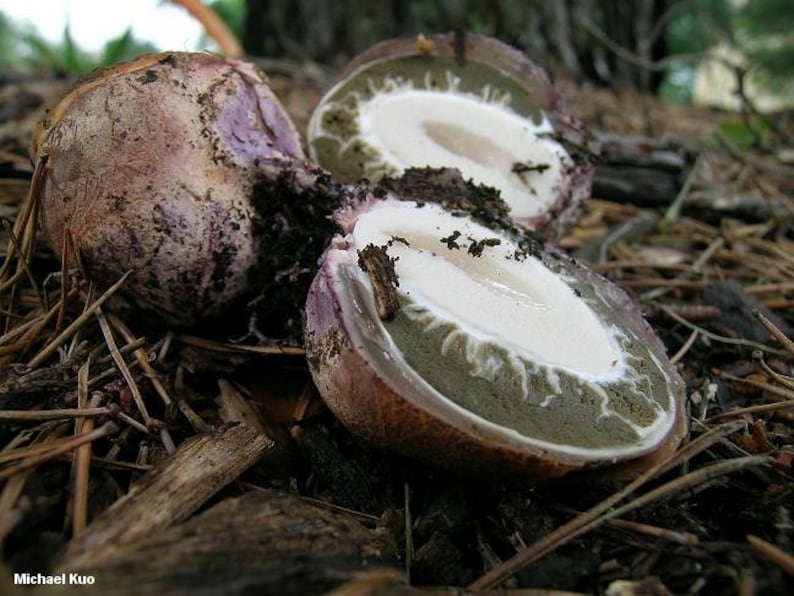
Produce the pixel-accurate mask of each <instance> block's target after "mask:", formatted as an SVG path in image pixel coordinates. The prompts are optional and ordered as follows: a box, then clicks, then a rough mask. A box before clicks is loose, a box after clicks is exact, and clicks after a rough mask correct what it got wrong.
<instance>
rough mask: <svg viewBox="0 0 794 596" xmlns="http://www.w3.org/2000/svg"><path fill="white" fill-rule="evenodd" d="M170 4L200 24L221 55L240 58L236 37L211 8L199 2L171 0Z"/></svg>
mask: <svg viewBox="0 0 794 596" xmlns="http://www.w3.org/2000/svg"><path fill="white" fill-rule="evenodd" d="M171 3H172V4H176V5H177V6H181V7H182V8H184V9H185V10H186V11H187V12H188V13H189V14H190V15H191V16H192V17H193V18H194V19H196V20H197V21H198V22H199V23H201V25H202V27H204V30H205V31H206V32H207V35H209V36H210V38H212V39H213V40H214V41H215V43H217V44H218V48H220V51H221V53H223V54H225V55H226V56H227V57H229V58H241V57H242V55H243V48H242V46H241V45H240V42H239V41H238V40H237V36H235V34H234V33H232V31H231V29H229V27H228V26H227V25H226V23H224V22H223V20H222V19H221V18H220V17H219V16H218V13H217V12H215V11H214V10H213V9H212V8H210V7H209V6H207V5H206V4H204V3H202V2H201V0H171Z"/></svg>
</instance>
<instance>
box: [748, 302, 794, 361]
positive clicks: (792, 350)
mask: <svg viewBox="0 0 794 596" xmlns="http://www.w3.org/2000/svg"><path fill="white" fill-rule="evenodd" d="M753 314H754V315H755V318H756V319H758V320H759V321H761V324H762V325H763V326H764V327H766V330H767V331H769V333H770V335H772V337H774V338H775V339H776V340H777V341H778V343H780V345H781V346H783V348H784V349H785V350H786V351H787V352H788V353H789V354H791V355H792V356H794V341H791V340H790V339H789V338H788V337H786V334H785V333H783V332H782V331H781V330H780V329H778V328H777V325H775V324H774V323H773V322H772V321H770V320H769V319H768V318H767V317H766V316H764V313H762V312H760V311H757V310H755V311H753Z"/></svg>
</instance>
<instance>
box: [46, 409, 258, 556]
mask: <svg viewBox="0 0 794 596" xmlns="http://www.w3.org/2000/svg"><path fill="white" fill-rule="evenodd" d="M271 445H272V441H271V440H270V439H269V438H268V437H266V436H265V435H264V434H262V433H261V432H259V431H258V430H257V429H255V428H253V427H252V426H249V425H245V424H235V425H229V426H225V427H223V428H221V429H219V430H218V431H217V432H216V433H215V434H208V435H203V436H200V437H198V438H197V439H195V440H192V441H189V442H187V443H184V444H182V445H181V446H180V447H179V449H177V451H176V452H175V453H174V454H173V456H171V457H169V458H168V459H166V460H165V461H164V462H163V463H162V465H160V466H159V467H158V468H156V469H155V470H153V471H152V472H151V473H150V474H149V475H148V476H146V477H144V478H143V479H142V481H141V482H140V484H138V485H136V486H135V487H134V488H133V489H132V490H131V491H130V492H129V493H128V494H127V495H125V496H124V497H123V498H121V499H119V500H118V501H116V503H114V504H113V506H111V507H110V508H109V509H107V510H106V511H105V512H104V513H102V514H101V515H100V516H99V517H97V518H96V519H95V520H94V521H93V522H92V523H91V524H89V525H88V527H87V528H86V529H85V532H83V533H82V534H81V535H80V536H79V537H77V538H75V539H74V540H72V541H71V542H70V543H69V545H68V546H67V548H66V551H65V552H64V553H63V555H62V556H61V558H60V560H59V562H58V565H57V566H58V568H59V569H67V568H77V567H92V566H94V565H97V564H99V563H101V562H102V561H103V560H105V559H106V558H108V557H110V556H111V555H113V554H114V553H115V552H116V551H117V550H118V549H119V548H121V547H123V546H124V545H125V544H128V543H130V542H132V541H134V540H138V539H140V538H142V537H143V536H146V535H149V534H152V533H156V532H158V531H162V530H164V529H166V528H168V527H170V526H172V525H173V524H175V523H177V522H179V521H181V520H183V519H185V518H187V517H188V516H190V515H191V514H192V513H194V512H195V511H196V510H197V509H198V508H199V507H200V506H201V505H202V504H203V503H205V502H206V501H207V499H209V498H210V497H212V496H213V495H214V494H216V493H217V492H218V491H219V490H220V489H221V488H223V487H224V486H226V485H227V484H228V483H229V482H231V481H233V480H235V479H236V478H237V477H238V476H239V475H240V474H241V473H242V472H243V471H245V470H246V469H248V468H249V467H250V466H251V465H252V464H253V463H254V462H256V461H257V459H259V458H260V457H261V456H262V454H263V453H264V452H265V451H266V450H267V449H268V448H269V447H270V446H271Z"/></svg>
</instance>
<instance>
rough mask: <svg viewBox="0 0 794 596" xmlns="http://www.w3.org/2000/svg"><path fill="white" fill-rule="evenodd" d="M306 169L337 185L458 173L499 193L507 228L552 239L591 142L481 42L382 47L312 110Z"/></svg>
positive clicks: (544, 92)
mask: <svg viewBox="0 0 794 596" xmlns="http://www.w3.org/2000/svg"><path fill="white" fill-rule="evenodd" d="M307 136H308V141H309V149H310V153H311V156H312V158H313V159H314V160H315V161H317V162H318V163H319V164H320V165H321V166H323V167H324V168H326V169H328V170H330V171H331V172H333V173H334V174H335V175H336V176H337V177H339V178H340V179H341V180H346V181H351V182H352V181H356V180H359V179H361V178H367V179H370V180H374V181H377V180H380V179H381V178H382V177H384V176H398V175H400V174H402V173H403V172H404V171H405V170H406V169H407V168H412V167H420V168H421V167H434V168H438V167H450V168H457V169H458V170H460V171H461V173H462V174H463V177H464V178H466V179H471V180H472V182H474V183H475V184H485V185H487V186H490V187H493V188H496V189H498V190H499V191H500V193H501V196H502V198H503V199H504V200H505V201H506V203H507V204H508V205H509V206H510V208H511V215H512V217H513V218H514V219H516V220H517V221H519V222H521V223H522V224H523V225H526V226H527V227H529V228H530V229H533V230H536V231H538V232H540V233H542V234H543V235H544V236H546V237H554V236H556V235H558V234H559V233H560V232H561V231H562V230H564V229H565V227H566V226H567V225H569V224H570V223H571V222H572V220H573V219H574V216H575V214H576V213H577V212H578V210H579V207H580V205H581V202H582V201H583V200H584V199H585V198H586V196H587V195H588V192H589V188H590V181H591V176H592V168H591V166H590V164H589V162H588V160H587V157H588V155H587V152H588V147H589V146H590V143H589V140H587V139H586V135H584V133H583V132H582V129H581V127H580V125H579V123H578V122H576V121H575V119H573V118H572V117H571V116H570V115H568V114H566V113H565V112H564V111H563V107H562V99H561V96H560V94H559V93H558V92H557V91H556V90H555V89H554V87H553V86H552V85H551V83H550V82H549V80H548V78H547V77H546V74H545V72H544V71H543V70H542V69H541V68H540V67H539V66H537V65H535V64H533V63H532V62H531V61H529V59H528V58H527V57H526V56H525V55H524V54H522V53H521V52H519V51H518V50H516V49H514V48H512V47H510V46H507V45H506V44H504V43H502V42H500V41H498V40H496V39H492V38H488V37H485V36H481V35H475V34H467V35H465V36H457V37H456V36H455V35H453V34H446V35H435V36H431V37H430V38H422V39H421V40H420V41H419V43H417V40H415V39H412V38H405V39H395V40H390V41H387V42H383V43H381V44H379V45H377V46H375V47H374V48H372V49H370V50H368V51H367V52H364V53H363V54H361V55H359V56H358V57H356V58H355V59H354V60H353V61H352V62H351V63H350V65H348V67H347V68H346V69H345V71H344V73H343V74H342V75H341V76H340V77H339V79H338V80H337V81H336V83H335V84H334V85H332V86H331V87H330V88H329V89H328V91H327V92H326V93H325V94H324V96H323V97H322V99H321V100H320V101H319V103H318V105H317V107H316V108H315V110H314V112H313V114H312V117H311V120H310V123H309V129H308V135H307Z"/></svg>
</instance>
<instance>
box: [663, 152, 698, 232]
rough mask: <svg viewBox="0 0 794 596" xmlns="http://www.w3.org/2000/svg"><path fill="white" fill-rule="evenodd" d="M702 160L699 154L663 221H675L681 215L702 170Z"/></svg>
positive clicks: (669, 222) (668, 222)
mask: <svg viewBox="0 0 794 596" xmlns="http://www.w3.org/2000/svg"><path fill="white" fill-rule="evenodd" d="M702 161H703V160H702V157H701V156H700V155H698V157H697V159H696V160H695V163H694V164H693V165H692V169H691V170H689V174H687V177H686V180H685V181H684V184H683V186H681V190H679V191H678V194H677V195H676V196H675V199H673V202H672V203H670V206H669V207H668V208H667V211H666V212H665V214H664V218H663V221H664V222H665V223H666V224H671V223H673V222H674V221H675V220H677V219H678V217H679V216H680V215H681V206H682V205H683V204H684V201H685V200H686V199H687V197H688V196H689V192H690V191H691V190H692V185H693V184H694V182H695V179H696V178H697V175H698V173H699V172H700V165H701V163H702Z"/></svg>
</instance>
